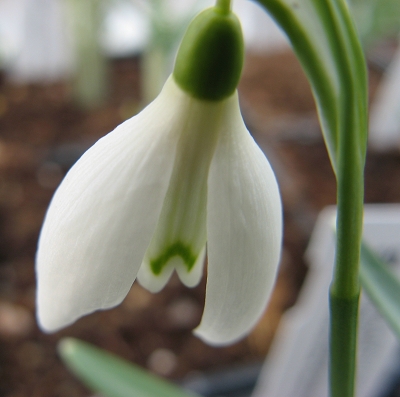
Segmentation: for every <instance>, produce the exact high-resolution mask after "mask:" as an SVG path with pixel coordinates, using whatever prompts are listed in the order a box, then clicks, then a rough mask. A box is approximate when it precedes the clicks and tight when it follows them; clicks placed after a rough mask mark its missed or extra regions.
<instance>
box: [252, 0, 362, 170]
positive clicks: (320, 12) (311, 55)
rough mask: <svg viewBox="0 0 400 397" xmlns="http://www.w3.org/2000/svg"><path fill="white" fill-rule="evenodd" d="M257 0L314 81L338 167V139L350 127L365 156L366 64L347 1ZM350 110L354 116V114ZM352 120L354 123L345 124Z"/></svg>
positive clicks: (334, 161)
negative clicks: (284, 36)
mask: <svg viewBox="0 0 400 397" xmlns="http://www.w3.org/2000/svg"><path fill="white" fill-rule="evenodd" d="M257 2H258V3H260V4H261V5H262V6H263V7H265V9H266V10H267V11H268V13H270V14H271V16H272V17H273V18H274V19H275V20H276V22H277V23H278V24H279V25H280V26H281V28H282V29H283V30H284V31H285V33H286V34H287V36H288V38H289V40H290V42H291V44H292V47H293V50H294V51H295V53H296V55H297V57H298V59H299V61H300V63H301V64H302V67H303V69H304V71H305V73H306V75H307V77H308V79H309V81H310V84H311V87H312V89H313V93H314V97H315V100H316V104H317V109H318V113H319V117H320V121H321V127H322V129H323V133H324V138H325V142H326V144H327V147H328V151H329V155H330V158H331V161H332V164H333V166H334V168H336V163H337V155H338V149H339V139H340V136H341V135H342V132H343V130H345V129H349V128H351V129H352V135H355V136H356V137H357V141H358V144H359V147H360V148H361V151H360V155H361V156H362V157H363V156H365V150H366V138H367V137H366V134H367V117H366V115H367V79H366V67H365V61H364V56H363V52H362V49H361V46H360V43H359V41H358V38H357V34H356V31H355V28H354V25H353V23H352V21H351V19H350V17H349V14H348V10H347V8H346V4H345V3H344V2H343V1H341V0H338V1H337V0H324V1H321V0H257ZM349 104H350V105H351V106H350V107H349ZM350 113H354V115H353V116H351V117H350ZM354 116H356V117H354ZM353 118H354V119H353ZM351 119H353V120H351ZM349 120H351V124H350V125H349V124H346V123H345V121H349Z"/></svg>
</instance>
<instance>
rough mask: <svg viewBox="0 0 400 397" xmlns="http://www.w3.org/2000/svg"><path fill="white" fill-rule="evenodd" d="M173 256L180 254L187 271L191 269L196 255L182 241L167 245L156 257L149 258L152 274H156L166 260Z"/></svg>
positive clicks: (164, 264)
mask: <svg viewBox="0 0 400 397" xmlns="http://www.w3.org/2000/svg"><path fill="white" fill-rule="evenodd" d="M174 256H180V257H181V258H182V260H183V262H184V264H185V266H186V267H187V269H188V271H189V272H190V270H192V268H193V266H194V264H195V263H196V259H197V256H198V255H194V254H193V252H192V250H191V249H190V247H189V246H188V245H186V244H184V243H181V242H176V243H174V244H172V245H170V246H169V247H167V248H166V249H165V250H164V252H162V253H161V254H160V255H159V256H158V258H156V259H153V260H150V268H151V270H152V271H153V273H154V274H156V275H158V274H160V273H161V271H162V269H163V268H164V267H165V266H166V264H167V263H168V261H169V260H170V259H171V258H173V257H174Z"/></svg>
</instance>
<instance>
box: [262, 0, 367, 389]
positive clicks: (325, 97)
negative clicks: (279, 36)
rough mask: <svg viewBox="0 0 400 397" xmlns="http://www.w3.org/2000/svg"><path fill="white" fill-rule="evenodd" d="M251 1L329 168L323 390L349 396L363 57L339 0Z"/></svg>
mask: <svg viewBox="0 0 400 397" xmlns="http://www.w3.org/2000/svg"><path fill="white" fill-rule="evenodd" d="M258 3H260V4H261V5H262V6H264V7H265V8H266V9H267V11H268V12H269V13H270V14H271V15H272V16H273V17H274V19H275V20H276V21H277V23H278V24H279V25H280V26H281V27H282V29H283V30H284V31H285V32H286V34H287V35H288V37H289V39H290V41H291V43H292V46H293V49H294V51H295V53H296V55H297V57H298V58H299V60H300V63H301V64H302V66H303V69H304V71H305V73H306V75H307V77H308V79H309V81H310V84H311V87H312V90H313V93H314V97H315V101H316V105H317V110H318V114H319V118H320V124H321V128H322V132H323V135H324V139H325V142H326V146H327V149H328V152H329V156H330V159H331V163H332V167H333V169H334V171H335V174H336V180H337V207H338V212H337V213H338V215H337V227H336V231H337V234H336V236H337V240H336V264H335V271H334V277H333V281H332V286H331V291H330V304H331V341H330V346H331V361H330V382H331V383H330V391H331V397H351V396H353V394H354V373H355V368H354V367H355V352H356V341H357V313H358V299H359V293H360V285H359V261H360V245H361V237H362V217H363V198H364V182H363V180H364V164H365V154H366V146H367V77H366V65H365V60H364V56H363V52H362V49H361V45H360V42H359V40H358V37H357V34H356V30H355V27H354V25H353V22H352V20H351V18H350V15H349V10H348V8H347V4H346V3H345V1H344V0H324V1H321V0H301V1H299V0H258ZM344 314H345V315H344ZM338 346H340V349H338Z"/></svg>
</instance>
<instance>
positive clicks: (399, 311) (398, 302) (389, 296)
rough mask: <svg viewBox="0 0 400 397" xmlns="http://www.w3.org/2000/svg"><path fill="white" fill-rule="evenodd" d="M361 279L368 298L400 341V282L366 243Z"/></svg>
mask: <svg viewBox="0 0 400 397" xmlns="http://www.w3.org/2000/svg"><path fill="white" fill-rule="evenodd" d="M360 279H361V284H362V286H363V288H364V290H365V291H366V292H367V294H368V297H369V298H370V299H371V301H372V302H373V303H374V305H375V306H376V308H377V309H378V311H379V312H380V314H381V315H382V317H383V318H384V319H385V320H386V321H387V323H388V324H389V326H390V327H391V328H392V330H393V331H394V332H395V333H396V335H397V337H398V338H399V339H400V280H399V279H398V277H397V276H396V275H395V274H394V272H393V271H392V270H391V269H390V268H389V267H388V265H387V264H386V263H385V262H383V261H382V260H381V259H380V258H379V257H378V256H377V255H376V254H375V253H374V252H373V251H372V250H371V249H370V248H369V247H368V246H367V245H366V244H365V243H363V244H362V246H361V269H360Z"/></svg>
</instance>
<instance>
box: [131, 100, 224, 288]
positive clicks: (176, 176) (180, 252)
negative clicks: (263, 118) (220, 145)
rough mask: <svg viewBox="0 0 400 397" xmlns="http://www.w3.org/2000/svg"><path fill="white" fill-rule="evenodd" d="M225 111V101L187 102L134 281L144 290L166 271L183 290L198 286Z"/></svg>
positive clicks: (156, 281)
mask: <svg viewBox="0 0 400 397" xmlns="http://www.w3.org/2000/svg"><path fill="white" fill-rule="evenodd" d="M224 110H225V101H221V102H206V101H199V100H196V99H190V101H189V106H188V108H187V109H186V117H184V118H183V119H182V132H181V137H180V140H179V142H178V147H177V152H176V153H177V154H176V158H175V163H174V168H173V172H172V175H171V179H170V184H169V188H168V191H167V194H166V197H165V200H164V204H163V208H162V211H161V215H160V218H159V221H158V224H157V228H156V231H155V233H154V235H153V237H152V240H151V242H150V245H149V247H148V249H147V252H146V255H145V257H144V260H143V263H142V268H143V269H141V271H140V272H139V274H138V281H139V282H140V283H141V284H142V285H143V286H144V287H145V288H148V289H149V290H154V286H153V285H152V281H151V280H152V278H153V279H154V282H155V283H156V284H157V285H159V284H160V283H159V281H160V279H161V278H162V279H164V277H165V275H164V272H165V271H169V268H170V266H173V267H174V268H176V269H177V272H178V275H179V277H180V278H181V280H182V282H184V283H185V284H186V285H189V286H194V285H196V284H197V283H198V282H199V281H200V278H201V275H202V271H201V270H202V267H203V262H204V247H205V244H206V239H207V236H206V208H207V179H208V171H209V168H210V163H211V159H212V157H213V154H214V151H215V147H216V143H217V139H218V131H219V129H220V128H219V127H220V121H221V116H222V113H223V112H224ZM177 259H179V261H177ZM195 268H196V270H195ZM199 269H200V271H199ZM144 274H146V275H147V276H146V277H144Z"/></svg>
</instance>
